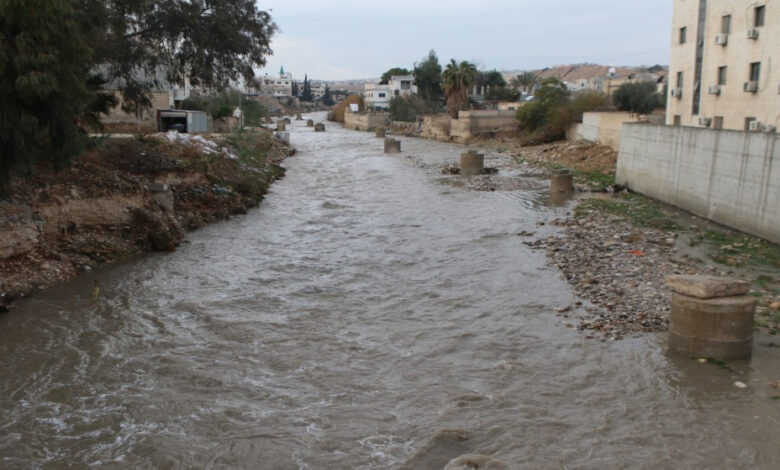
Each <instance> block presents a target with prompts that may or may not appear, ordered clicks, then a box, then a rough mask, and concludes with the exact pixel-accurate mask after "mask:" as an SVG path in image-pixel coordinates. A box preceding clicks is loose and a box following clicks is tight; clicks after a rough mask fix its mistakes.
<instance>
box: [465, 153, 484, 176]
mask: <svg viewBox="0 0 780 470" xmlns="http://www.w3.org/2000/svg"><path fill="white" fill-rule="evenodd" d="M484 168H485V155H483V154H481V153H477V152H475V151H473V150H470V151H468V152H466V153H463V154H461V155H460V174H461V176H477V175H481V174H482V173H483V172H484Z"/></svg>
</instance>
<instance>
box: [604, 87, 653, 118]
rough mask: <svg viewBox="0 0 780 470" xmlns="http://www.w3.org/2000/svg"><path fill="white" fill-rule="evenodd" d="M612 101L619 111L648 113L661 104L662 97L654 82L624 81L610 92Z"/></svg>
mask: <svg viewBox="0 0 780 470" xmlns="http://www.w3.org/2000/svg"><path fill="white" fill-rule="evenodd" d="M612 102H613V103H614V104H615V106H617V108H618V109H619V110H621V111H631V112H632V113H638V114H648V113H651V112H652V111H653V110H654V109H655V108H657V107H659V106H662V104H663V99H662V97H661V95H660V94H659V93H658V91H657V89H656V84H655V82H636V83H624V84H622V85H620V87H619V88H618V89H617V90H615V93H613V94H612Z"/></svg>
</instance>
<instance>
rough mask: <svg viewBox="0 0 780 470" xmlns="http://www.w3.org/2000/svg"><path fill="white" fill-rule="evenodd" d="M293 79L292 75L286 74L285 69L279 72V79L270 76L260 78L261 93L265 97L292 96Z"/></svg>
mask: <svg viewBox="0 0 780 470" xmlns="http://www.w3.org/2000/svg"><path fill="white" fill-rule="evenodd" d="M292 86H293V78H292V74H291V73H285V72H284V67H282V68H281V69H280V70H279V76H278V77H272V76H269V75H268V74H265V76H263V77H261V78H260V93H261V94H263V95H269V96H274V97H276V98H284V97H287V96H292Z"/></svg>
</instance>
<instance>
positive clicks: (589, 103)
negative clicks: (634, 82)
mask: <svg viewBox="0 0 780 470" xmlns="http://www.w3.org/2000/svg"><path fill="white" fill-rule="evenodd" d="M548 85H549V86H550V87H551V88H549V89H546V90H544V89H543V88H544V87H542V89H540V90H539V93H537V98H539V97H540V96H541V99H540V100H539V101H533V102H530V103H527V104H525V105H524V106H523V107H521V108H520V109H519V110H518V111H517V119H518V121H520V125H521V126H522V127H523V129H525V130H526V131H527V132H529V133H531V134H532V141H534V142H539V143H542V142H550V141H553V140H557V139H561V138H563V137H564V136H565V135H566V130H567V129H568V128H569V127H570V126H571V125H572V124H573V123H575V122H577V121H579V122H582V115H583V114H584V113H586V112H589V111H595V110H596V109H598V108H600V107H602V106H604V104H605V103H606V101H607V97H606V95H604V94H603V93H597V92H587V93H583V94H580V95H577V96H576V97H574V99H572V100H569V99H568V91H565V90H564V91H565V93H562V92H561V91H562V90H561V85H562V84H556V83H549V84H548Z"/></svg>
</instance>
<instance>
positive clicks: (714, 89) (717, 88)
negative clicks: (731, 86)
mask: <svg viewBox="0 0 780 470" xmlns="http://www.w3.org/2000/svg"><path fill="white" fill-rule="evenodd" d="M707 92H708V93H709V94H711V95H719V94H720V85H713V86H711V87H709V88H707Z"/></svg>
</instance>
